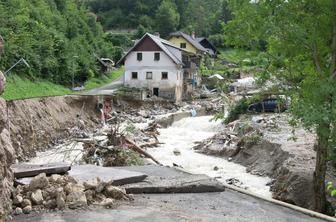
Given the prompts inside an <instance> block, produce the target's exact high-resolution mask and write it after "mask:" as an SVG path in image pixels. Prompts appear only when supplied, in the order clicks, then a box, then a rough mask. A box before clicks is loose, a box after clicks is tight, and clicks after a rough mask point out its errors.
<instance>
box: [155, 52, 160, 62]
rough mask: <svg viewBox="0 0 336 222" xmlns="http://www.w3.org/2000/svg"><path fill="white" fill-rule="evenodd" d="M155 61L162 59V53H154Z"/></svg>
mask: <svg viewBox="0 0 336 222" xmlns="http://www.w3.org/2000/svg"><path fill="white" fill-rule="evenodd" d="M154 61H160V53H159V52H156V53H154Z"/></svg>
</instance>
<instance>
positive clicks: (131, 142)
mask: <svg viewBox="0 0 336 222" xmlns="http://www.w3.org/2000/svg"><path fill="white" fill-rule="evenodd" d="M125 141H126V142H127V143H130V144H131V145H132V149H133V150H134V151H136V152H138V153H140V154H142V155H144V156H145V157H147V158H150V159H151V160H153V161H154V162H155V163H156V164H159V165H162V164H161V163H160V162H159V161H157V160H156V159H155V158H154V157H153V156H152V155H150V154H149V153H147V152H146V151H144V150H143V149H141V147H140V146H138V145H137V144H136V143H135V142H134V141H132V140H130V139H127V138H125Z"/></svg>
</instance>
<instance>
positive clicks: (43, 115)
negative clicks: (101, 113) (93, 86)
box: [7, 96, 99, 160]
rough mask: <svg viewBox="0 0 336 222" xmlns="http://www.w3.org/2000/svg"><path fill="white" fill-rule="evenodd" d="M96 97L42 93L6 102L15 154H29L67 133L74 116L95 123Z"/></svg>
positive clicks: (19, 157)
mask: <svg viewBox="0 0 336 222" xmlns="http://www.w3.org/2000/svg"><path fill="white" fill-rule="evenodd" d="M98 100H99V98H97V97H85V96H64V97H44V98H34V99H26V100H18V101H11V102H8V103H7V106H8V116H9V125H10V136H11V139H12V144H13V147H14V149H15V151H16V154H17V158H18V159H19V160H23V159H25V158H27V157H32V156H34V154H35V151H37V150H44V149H47V148H48V147H49V146H50V145H52V144H55V143H57V142H59V140H60V139H62V138H65V137H67V136H69V135H70V132H71V129H72V128H73V127H75V126H76V124H78V119H81V120H82V121H84V123H85V127H87V128H92V127H94V126H96V125H97V124H99V117H98V113H97V111H96V106H97V103H98Z"/></svg>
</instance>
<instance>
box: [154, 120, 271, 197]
mask: <svg viewBox="0 0 336 222" xmlns="http://www.w3.org/2000/svg"><path fill="white" fill-rule="evenodd" d="M211 118H212V117H211V116H202V117H195V118H193V117H190V118H185V119H182V120H180V121H178V122H175V123H174V124H173V125H172V126H171V127H169V128H166V129H160V133H161V135H160V136H159V140H160V142H162V143H164V144H163V145H161V146H160V147H158V148H151V149H148V152H149V153H150V154H152V155H153V156H154V157H155V158H156V159H157V160H158V161H160V162H161V163H163V164H164V165H168V166H173V164H177V165H179V166H182V167H183V169H185V170H187V171H189V172H191V173H196V174H206V175H208V176H210V177H215V178H217V179H218V180H219V181H221V182H223V183H226V180H228V179H231V178H235V179H238V180H239V181H240V182H241V183H242V184H241V185H240V187H242V188H245V189H246V190H248V191H251V192H252V193H256V194H259V195H262V196H265V197H271V192H270V191H269V187H268V186H266V184H267V183H268V182H269V181H270V180H271V179H270V178H268V177H260V176H256V175H252V174H249V173H246V168H245V167H244V166H241V165H239V164H235V163H232V162H229V161H227V160H225V159H223V158H219V157H213V156H207V155H204V154H200V153H196V152H195V151H194V150H193V149H192V147H193V146H194V145H195V144H194V143H195V142H197V141H202V140H204V139H207V138H210V137H212V136H213V135H214V134H215V133H216V132H218V131H219V130H220V128H221V123H220V122H215V121H210V120H211ZM174 152H175V153H180V154H178V155H176V154H174ZM214 169H216V170H214Z"/></svg>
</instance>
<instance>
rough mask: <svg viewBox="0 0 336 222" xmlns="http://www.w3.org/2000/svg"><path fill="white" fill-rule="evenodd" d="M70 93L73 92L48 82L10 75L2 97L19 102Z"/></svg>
mask: <svg viewBox="0 0 336 222" xmlns="http://www.w3.org/2000/svg"><path fill="white" fill-rule="evenodd" d="M70 93H72V91H71V90H70V89H69V88H66V87H65V86H61V85H57V84H54V83H51V82H49V81H46V80H42V79H36V80H34V81H32V80H29V79H27V78H21V77H19V76H17V75H10V76H9V77H7V84H6V89H5V93H4V94H3V95H2V97H3V98H4V99H6V100H17V99H26V98H32V97H40V96H59V95H65V94H70Z"/></svg>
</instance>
